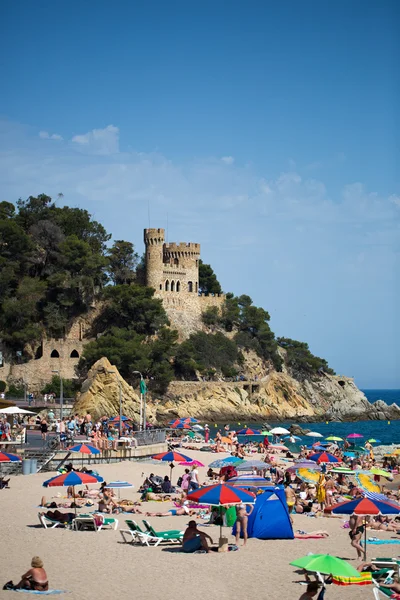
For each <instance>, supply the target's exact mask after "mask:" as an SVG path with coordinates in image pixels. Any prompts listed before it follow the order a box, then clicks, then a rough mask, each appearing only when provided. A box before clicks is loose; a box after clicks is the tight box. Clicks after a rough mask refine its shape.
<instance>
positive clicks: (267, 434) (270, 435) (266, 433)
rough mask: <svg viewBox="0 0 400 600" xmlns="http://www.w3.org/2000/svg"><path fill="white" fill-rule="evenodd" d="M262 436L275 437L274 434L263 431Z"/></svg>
mask: <svg viewBox="0 0 400 600" xmlns="http://www.w3.org/2000/svg"><path fill="white" fill-rule="evenodd" d="M261 435H266V436H267V437H273V435H274V434H273V433H271V432H270V431H262V432H261Z"/></svg>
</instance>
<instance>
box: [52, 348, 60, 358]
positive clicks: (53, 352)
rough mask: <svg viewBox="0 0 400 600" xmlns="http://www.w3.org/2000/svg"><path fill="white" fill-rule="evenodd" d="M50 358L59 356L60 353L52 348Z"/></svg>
mask: <svg viewBox="0 0 400 600" xmlns="http://www.w3.org/2000/svg"><path fill="white" fill-rule="evenodd" d="M50 358H60V355H59V354H58V351H57V350H53V351H52V353H51V354H50Z"/></svg>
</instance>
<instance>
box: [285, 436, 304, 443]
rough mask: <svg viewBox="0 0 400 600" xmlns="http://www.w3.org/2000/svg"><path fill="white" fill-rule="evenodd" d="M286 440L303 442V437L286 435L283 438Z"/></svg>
mask: <svg viewBox="0 0 400 600" xmlns="http://www.w3.org/2000/svg"><path fill="white" fill-rule="evenodd" d="M283 439H284V440H290V439H292V440H298V441H300V442H301V437H299V436H298V435H285V437H284V438H283Z"/></svg>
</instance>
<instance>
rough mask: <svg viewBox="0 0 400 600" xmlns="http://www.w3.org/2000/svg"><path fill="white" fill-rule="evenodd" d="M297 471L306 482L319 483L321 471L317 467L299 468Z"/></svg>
mask: <svg viewBox="0 0 400 600" xmlns="http://www.w3.org/2000/svg"><path fill="white" fill-rule="evenodd" d="M296 473H297V475H298V477H300V479H302V480H303V481H305V482H306V483H318V480H319V472H318V471H316V470H315V469H299V470H298V471H296Z"/></svg>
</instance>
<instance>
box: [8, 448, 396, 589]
mask: <svg viewBox="0 0 400 600" xmlns="http://www.w3.org/2000/svg"><path fill="white" fill-rule="evenodd" d="M185 453H186V454H188V455H189V456H191V457H192V458H197V459H198V460H201V461H202V462H203V463H207V464H208V463H209V462H212V461H213V460H215V458H216V455H215V454H211V453H205V452H199V451H198V452H197V451H191V450H188V451H185ZM224 456H225V454H221V455H219V457H221V458H223V457H224ZM96 468H98V470H99V472H100V474H101V475H102V476H103V477H104V479H105V480H106V481H111V480H115V479H121V480H126V481H129V482H131V483H133V484H134V486H135V487H134V488H131V489H126V490H121V498H128V499H132V500H137V499H138V498H139V494H138V493H137V491H136V490H137V489H138V488H139V486H140V485H141V483H142V481H143V477H142V473H145V474H146V475H148V474H149V473H150V472H154V473H155V474H158V475H166V474H168V475H169V467H168V465H167V464H165V463H160V464H155V465H154V464H152V463H143V462H140V463H138V462H123V463H115V464H109V465H98V467H96ZM183 471H184V467H181V466H176V468H175V469H174V471H173V482H176V480H177V478H178V476H179V475H181V474H182V473H183ZM199 472H200V481H206V477H205V474H206V468H201V469H199ZM54 474H55V473H43V474H42V473H38V474H36V475H30V476H29V475H28V476H19V477H13V478H12V480H11V489H9V490H7V489H6V490H1V491H0V504H1V508H2V510H1V513H2V519H1V525H0V536H1V540H2V544H1V547H2V551H1V567H2V568H1V573H2V580H1V585H3V584H4V583H5V582H6V581H8V580H10V579H13V581H14V583H15V582H17V581H18V580H19V576H20V575H21V574H22V573H24V572H25V571H26V570H27V569H28V568H29V565H30V560H31V558H32V556H34V555H39V556H40V557H41V558H42V559H43V561H44V565H45V568H46V570H47V573H48V576H49V581H50V587H51V588H52V589H62V590H66V591H68V592H70V593H69V594H68V595H67V596H66V597H67V598H69V599H70V600H81V599H82V598H85V600H92V599H93V600H95V599H97V600H102V599H104V600H106V599H109V598H128V597H135V598H138V599H142V598H143V599H150V598H163V599H164V600H175V599H176V598H178V597H182V595H183V594H184V595H188V594H190V595H192V594H193V593H198V592H200V593H201V596H202V597H205V598H207V599H208V600H214V599H215V600H217V599H219V600H220V599H221V598H232V597H235V598H240V599H245V598H257V599H262V598H265V599H267V598H268V599H269V600H292V599H293V600H296V599H298V598H299V597H300V595H301V594H302V593H303V592H304V590H305V587H304V586H302V585H299V583H297V582H298V581H300V580H303V578H302V577H301V576H299V575H298V574H297V573H296V572H295V569H294V568H293V567H291V566H289V562H290V561H291V560H294V559H295V558H298V557H301V556H304V555H305V554H307V553H308V552H314V553H331V554H334V555H336V556H339V557H341V558H344V559H347V560H349V559H351V564H353V565H354V566H356V565H358V561H357V559H355V554H356V553H355V550H354V549H353V548H351V547H350V540H349V536H348V530H345V529H342V528H341V525H342V519H340V518H327V517H320V518H309V517H306V516H304V515H294V529H295V530H297V529H302V530H305V531H313V530H317V529H324V530H327V531H328V532H329V534H330V537H329V538H328V539H309V540H300V539H294V540H258V539H253V538H252V539H250V540H249V541H248V545H247V546H246V547H245V548H242V547H240V550H239V551H238V552H229V553H216V552H212V553H211V554H183V553H182V552H180V551H179V548H178V547H177V546H173V545H160V546H158V547H156V548H154V547H151V548H148V547H140V546H132V545H130V544H124V543H123V542H122V537H121V534H120V533H119V531H118V530H117V531H113V530H109V529H107V530H103V531H100V532H98V533H95V532H90V531H82V532H75V531H70V530H64V529H62V528H56V529H48V530H45V529H44V528H43V527H42V526H41V525H40V523H39V520H38V516H37V515H38V512H39V511H40V510H41V509H39V508H38V504H39V502H40V499H41V497H42V495H43V494H44V495H46V497H47V498H48V499H50V497H51V496H55V495H57V494H61V495H62V496H65V495H66V488H51V489H45V488H43V487H42V483H43V481H45V480H46V479H49V478H50V477H51V476H53V475H54ZM171 506H172V504H171V503H167V502H163V503H160V502H147V503H143V509H142V510H144V511H146V510H148V511H151V512H156V511H163V510H168V508H170V507H171ZM61 510H66V509H61ZM88 510H91V509H81V511H80V512H87V511H88ZM117 516H118V519H119V528H124V523H125V519H129V518H130V516H129V515H126V514H122V515H117ZM143 516H144V515H143ZM141 517H142V515H135V516H133V518H134V519H135V520H137V521H139V522H141V521H140V519H141ZM149 520H150V522H151V523H152V524H153V525H154V528H155V529H158V530H165V529H185V527H186V523H187V522H188V517H186V516H181V517H178V516H176V517H162V518H161V517H151V518H149ZM198 522H199V523H201V522H202V521H201V520H200V519H199V520H198ZM203 530H204V531H205V532H206V533H208V534H210V535H211V536H212V538H213V540H214V543H215V544H217V542H218V537H219V527H217V526H215V525H211V526H207V527H204V529H203ZM224 534H225V535H227V536H228V537H229V539H230V541H232V542H233V541H234V540H233V537H232V535H231V530H230V528H229V529H228V528H224ZM373 534H376V532H373V533H371V535H373ZM378 537H379V538H381V539H384V538H391V537H395V535H394V534H391V533H383V532H379V536H378ZM399 549H400V548H399V547H398V546H382V547H375V546H368V556H369V557H372V556H397V554H398V553H399ZM13 594H14V595H15V593H14V592H8V591H0V598H13V597H14V596H13ZM26 597H27V596H26ZM372 597H373V592H372V586H368V587H358V586H351V587H349V588H346V589H343V588H340V587H338V586H335V585H331V586H329V587H328V590H327V593H326V599H327V600H342V599H343V598H349V599H351V600H364V599H365V598H372Z"/></svg>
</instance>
